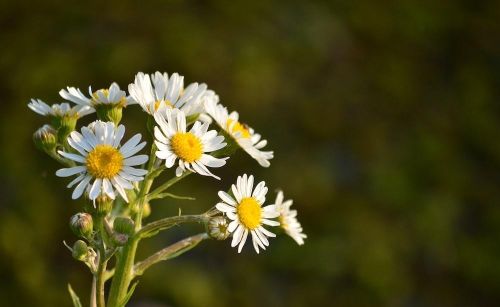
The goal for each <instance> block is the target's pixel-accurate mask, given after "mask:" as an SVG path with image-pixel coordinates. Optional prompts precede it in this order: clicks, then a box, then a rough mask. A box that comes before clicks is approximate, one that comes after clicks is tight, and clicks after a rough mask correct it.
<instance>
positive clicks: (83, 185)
mask: <svg viewBox="0 0 500 307" xmlns="http://www.w3.org/2000/svg"><path fill="white" fill-rule="evenodd" d="M91 179H92V177H91V176H87V177H85V178H84V179H83V180H82V181H80V183H79V184H78V185H77V186H76V188H75V190H74V191H73V194H72V195H71V198H72V199H77V198H78V197H80V196H82V194H83V191H84V190H85V188H86V187H87V185H88V184H89V182H90V180H91Z"/></svg>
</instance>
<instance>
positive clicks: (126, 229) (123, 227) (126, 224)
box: [113, 217, 135, 236]
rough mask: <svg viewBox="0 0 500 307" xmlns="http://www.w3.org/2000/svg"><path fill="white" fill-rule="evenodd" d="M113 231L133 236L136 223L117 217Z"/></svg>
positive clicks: (126, 218)
mask: <svg viewBox="0 0 500 307" xmlns="http://www.w3.org/2000/svg"><path fill="white" fill-rule="evenodd" d="M113 230H114V231H115V232H116V233H118V234H124V235H127V236H131V235H133V234H134V232H135V223H134V221H132V219H130V218H128V217H117V218H116V219H115V221H114V222H113Z"/></svg>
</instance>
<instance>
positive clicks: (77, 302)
mask: <svg viewBox="0 0 500 307" xmlns="http://www.w3.org/2000/svg"><path fill="white" fill-rule="evenodd" d="M68 292H69V295H71V300H72V301H73V306H74V307H82V303H81V302H80V299H79V298H78V295H76V293H75V291H73V288H71V285H70V284H68Z"/></svg>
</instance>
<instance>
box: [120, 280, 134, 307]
mask: <svg viewBox="0 0 500 307" xmlns="http://www.w3.org/2000/svg"><path fill="white" fill-rule="evenodd" d="M138 283H139V281H136V282H135V283H134V284H133V285H132V287H130V290H128V293H127V296H125V297H124V298H123V301H122V302H120V304H119V305H118V306H120V307H123V306H125V304H127V303H128V301H129V300H130V298H131V297H132V294H134V290H135V287H137V284H138Z"/></svg>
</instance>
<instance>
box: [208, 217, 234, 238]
mask: <svg viewBox="0 0 500 307" xmlns="http://www.w3.org/2000/svg"><path fill="white" fill-rule="evenodd" d="M228 227H229V224H228V222H227V219H226V218H225V217H223V216H215V217H212V218H210V219H209V220H208V223H207V226H206V228H207V234H208V235H209V236H210V237H211V238H212V239H215V240H225V239H227V237H229V235H230V233H229V230H228Z"/></svg>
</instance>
